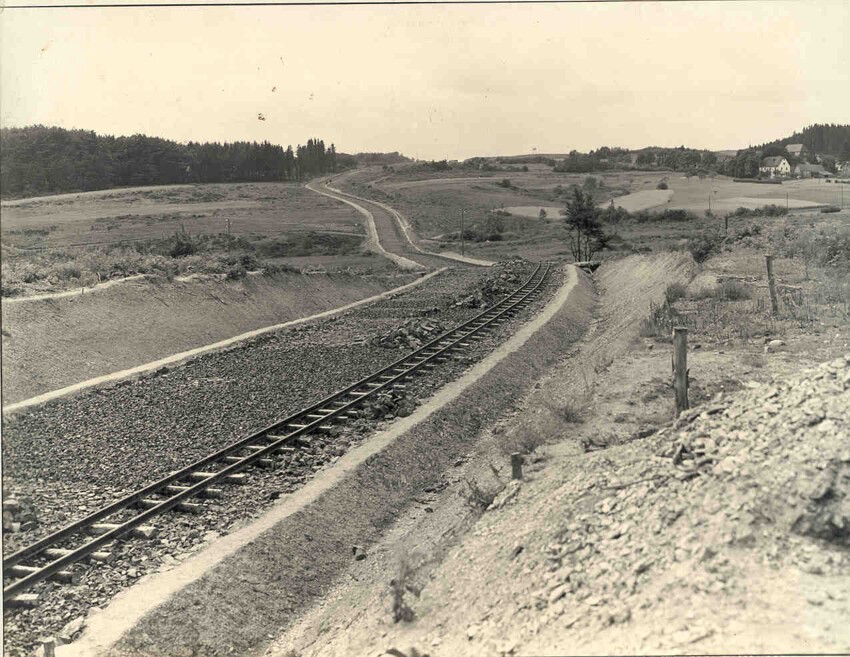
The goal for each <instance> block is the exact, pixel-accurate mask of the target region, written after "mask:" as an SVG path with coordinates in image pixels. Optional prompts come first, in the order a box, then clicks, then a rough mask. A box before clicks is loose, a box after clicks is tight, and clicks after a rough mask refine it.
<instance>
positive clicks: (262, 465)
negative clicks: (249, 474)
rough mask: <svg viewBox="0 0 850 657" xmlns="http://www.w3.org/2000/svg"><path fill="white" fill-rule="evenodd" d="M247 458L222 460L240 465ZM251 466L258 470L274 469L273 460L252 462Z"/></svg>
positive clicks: (226, 458) (237, 457) (232, 457)
mask: <svg viewBox="0 0 850 657" xmlns="http://www.w3.org/2000/svg"><path fill="white" fill-rule="evenodd" d="M246 458H248V457H247V456H225V457H224V460H225V461H226V462H227V463H241V462H242V461H244V460H245V459H246ZM251 465H255V466H257V467H258V468H273V467H274V459H257V460H256V461H252V462H251Z"/></svg>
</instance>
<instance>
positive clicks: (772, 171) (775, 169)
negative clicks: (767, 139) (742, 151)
mask: <svg viewBox="0 0 850 657" xmlns="http://www.w3.org/2000/svg"><path fill="white" fill-rule="evenodd" d="M759 174H760V175H767V176H770V177H771V178H774V177H776V176H787V175H790V174H791V165H790V164H789V163H788V160H786V159H785V158H784V157H782V156H781V155H772V156H770V157H764V158H762V160H761V165H759Z"/></svg>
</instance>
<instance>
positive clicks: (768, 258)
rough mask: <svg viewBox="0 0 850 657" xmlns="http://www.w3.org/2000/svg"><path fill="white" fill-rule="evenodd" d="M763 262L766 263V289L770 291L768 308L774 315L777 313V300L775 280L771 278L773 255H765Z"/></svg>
mask: <svg viewBox="0 0 850 657" xmlns="http://www.w3.org/2000/svg"><path fill="white" fill-rule="evenodd" d="M764 262H765V264H766V265H767V289H768V291H769V292H770V310H771V312H772V313H773V314H774V315H778V314H779V301H778V300H777V298H776V281H775V280H774V278H773V256H772V255H766V256H765V257H764Z"/></svg>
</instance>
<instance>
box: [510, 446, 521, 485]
mask: <svg viewBox="0 0 850 657" xmlns="http://www.w3.org/2000/svg"><path fill="white" fill-rule="evenodd" d="M511 479H522V454H520V453H519V452H514V453H513V454H511Z"/></svg>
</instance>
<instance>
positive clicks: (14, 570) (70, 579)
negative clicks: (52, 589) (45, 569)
mask: <svg viewBox="0 0 850 657" xmlns="http://www.w3.org/2000/svg"><path fill="white" fill-rule="evenodd" d="M40 570H41V568H36V567H35V566H12V567H11V568H9V573H11V574H12V575H14V576H15V577H26V576H28V575H32V574H33V573H37V572H39V571H40ZM48 579H52V580H54V581H57V582H62V583H63V584H73V585H75V586H76V585H77V584H79V583H80V574H79V573H76V572H74V571H72V570H59V571H57V572H55V573H53V574H52V575H51V576H50V577H49V578H48Z"/></svg>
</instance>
